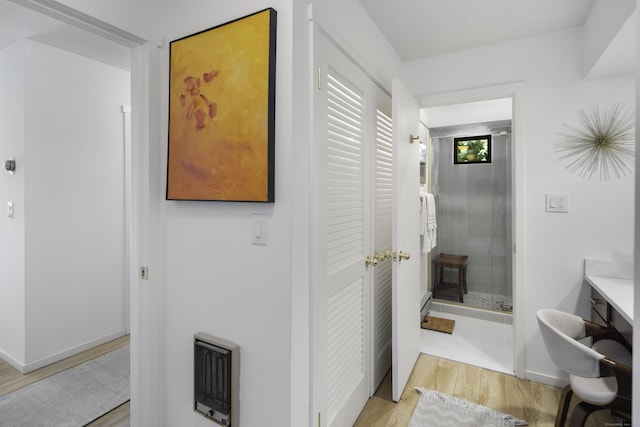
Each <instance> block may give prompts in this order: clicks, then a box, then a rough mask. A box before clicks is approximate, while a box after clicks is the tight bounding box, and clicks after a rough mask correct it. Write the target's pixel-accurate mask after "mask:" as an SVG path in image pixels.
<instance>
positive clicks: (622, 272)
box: [584, 260, 633, 325]
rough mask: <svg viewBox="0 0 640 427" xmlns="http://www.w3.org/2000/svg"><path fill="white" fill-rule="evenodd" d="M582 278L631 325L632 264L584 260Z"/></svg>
mask: <svg viewBox="0 0 640 427" xmlns="http://www.w3.org/2000/svg"><path fill="white" fill-rule="evenodd" d="M584 279H585V280H586V281H587V283H589V285H591V286H592V287H593V288H594V289H595V290H596V291H598V293H599V294H600V295H602V296H603V297H604V298H605V299H606V300H607V301H608V302H609V304H611V305H612V306H613V308H614V309H615V310H616V311H617V312H618V313H620V315H622V317H624V319H625V320H626V321H627V322H629V323H630V324H632V325H633V265H632V264H618V263H609V262H602V261H594V260H585V275H584Z"/></svg>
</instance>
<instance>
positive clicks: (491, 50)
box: [404, 29, 635, 382]
mask: <svg viewBox="0 0 640 427" xmlns="http://www.w3.org/2000/svg"><path fill="white" fill-rule="evenodd" d="M582 48H583V46H582V32H581V31H580V30H579V29H574V30H568V31H564V32H559V33H552V34H547V35H543V36H539V37H535V38H531V39H525V40H519V41H514V42H508V43H501V44H499V45H494V46H489V47H483V48H478V49H472V50H468V51H463V52H459V53H455V54H449V55H441V56H438V57H433V58H429V59H424V60H419V61H414V62H410V63H407V64H406V66H405V70H404V77H405V81H406V83H407V84H408V85H409V86H410V87H411V88H412V89H413V93H414V94H416V95H428V94H435V93H442V92H455V91H462V90H465V89H473V88H480V87H485V86H491V85H500V84H507V83H514V82H522V85H521V87H523V94H522V95H523V99H522V104H521V105H522V107H523V111H520V112H519V113H521V115H516V119H517V117H522V118H523V119H522V122H516V123H514V126H515V127H518V128H520V129H522V135H523V138H522V140H519V141H515V143H516V144H517V146H518V149H519V150H521V155H522V159H523V166H522V168H523V169H524V170H523V171H521V172H523V175H522V176H523V177H524V182H523V187H522V188H523V189H524V198H523V200H524V206H517V207H516V209H519V210H520V212H521V213H522V219H523V220H524V224H523V225H524V241H520V242H517V244H518V251H523V253H524V266H523V268H524V271H523V272H521V273H523V274H522V276H521V277H523V280H524V283H522V284H521V286H522V289H523V291H524V295H523V298H522V301H524V303H523V306H521V307H515V310H519V311H520V314H521V315H522V316H523V318H524V327H523V330H521V331H518V333H519V334H524V341H525V345H526V347H525V355H524V360H525V371H526V375H527V376H528V377H530V378H532V379H537V380H541V381H549V382H552V381H553V379H554V378H556V377H558V376H561V374H560V372H559V371H558V370H557V369H556V367H555V366H554V365H553V364H552V363H551V361H550V360H549V358H548V356H547V354H546V350H545V349H544V345H543V343H542V340H541V337H540V334H539V332H538V327H537V324H536V318H535V312H536V311H537V310H538V309H539V308H547V307H551V308H558V309H561V310H566V311H571V312H576V313H578V314H579V315H582V316H585V317H589V315H590V314H589V305H588V299H587V291H588V288H587V287H586V285H584V284H583V282H582V275H583V271H582V262H583V259H584V258H587V257H592V258H603V259H619V258H625V259H630V257H631V256H632V254H633V232H632V231H633V227H634V224H633V213H634V209H633V199H634V187H633V181H634V177H633V176H627V177H625V178H622V179H619V180H615V179H614V180H611V181H606V182H601V181H599V180H598V178H597V177H596V178H594V179H591V180H586V179H583V178H580V177H578V176H577V175H572V174H570V173H569V172H568V171H567V170H566V169H565V167H564V165H565V163H562V162H561V161H560V160H559V159H558V156H557V154H556V152H555V151H554V142H555V141H558V139H559V137H558V135H557V133H558V132H561V131H563V130H566V129H564V128H563V125H564V124H568V125H572V126H578V125H579V122H578V118H577V112H578V110H580V109H588V108H590V107H591V106H594V105H598V106H600V108H601V110H605V109H608V108H610V107H611V105H612V104H613V103H615V102H622V103H624V104H625V105H627V106H629V107H631V108H633V107H634V84H635V79H634V76H625V77H617V78H603V79H594V80H590V81H583V80H582V78H581V66H582V62H581V60H582V58H581V52H582ZM469 63H471V64H482V66H479V67H475V68H474V72H473V73H469V72H467V71H465V70H468V68H466V67H465V64H469ZM545 193H567V194H569V213H568V214H551V213H546V212H545V211H544V201H545ZM516 315H518V313H516Z"/></svg>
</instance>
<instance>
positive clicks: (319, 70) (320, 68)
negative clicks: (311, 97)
mask: <svg viewBox="0 0 640 427" xmlns="http://www.w3.org/2000/svg"><path fill="white" fill-rule="evenodd" d="M318 89H322V67H318Z"/></svg>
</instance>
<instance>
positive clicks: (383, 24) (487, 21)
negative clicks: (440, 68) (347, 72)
mask: <svg viewBox="0 0 640 427" xmlns="http://www.w3.org/2000/svg"><path fill="white" fill-rule="evenodd" d="M359 1H360V3H361V4H362V6H363V7H364V8H365V9H366V11H367V12H368V13H369V15H370V16H371V18H372V19H373V21H374V22H375V23H376V24H377V25H378V28H380V30H381V31H382V33H383V34H384V35H385V36H386V38H387V39H388V40H389V42H390V43H391V45H392V46H393V48H394V49H395V50H396V52H397V53H398V55H399V56H400V58H401V59H402V60H403V61H410V60H414V59H419V58H425V57H429V56H433V55H438V54H443V53H448V52H455V51H460V50H464V49H469V48H473V47H478V46H484V45H490V44H494V43H498V42H503V41H508V40H513V39H520V38H525V37H531V36H535V35H538V34H542V33H546V32H551V31H557V30H563V29H566V28H572V27H580V26H582V25H584V22H585V20H586V18H587V16H588V15H589V12H590V11H591V7H592V6H593V3H594V0H393V1H391V0H359Z"/></svg>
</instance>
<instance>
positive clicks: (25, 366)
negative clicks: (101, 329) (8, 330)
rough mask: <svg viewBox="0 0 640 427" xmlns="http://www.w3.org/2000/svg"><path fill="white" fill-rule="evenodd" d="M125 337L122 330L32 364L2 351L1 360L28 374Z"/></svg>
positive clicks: (0, 351)
mask: <svg viewBox="0 0 640 427" xmlns="http://www.w3.org/2000/svg"><path fill="white" fill-rule="evenodd" d="M125 335H126V334H125V330H124V329H121V330H119V331H117V332H114V333H112V334H109V335H105V336H104V337H101V338H97V339H95V340H91V341H88V342H86V343H83V344H80V345H78V346H75V347H71V348H69V349H67V350H64V351H61V352H58V353H55V354H52V355H50V356H46V357H43V358H41V359H38V360H36V361H34V362H30V363H21V362H19V361H17V360H15V359H14V358H13V357H11V356H9V355H8V354H6V353H5V352H3V351H2V350H0V358H2V360H4V361H5V362H7V363H8V364H9V365H11V366H13V367H14V368H15V369H17V370H18V371H20V373H22V374H26V373H29V372H31V371H35V370H36V369H38V368H42V367H43V366H47V365H50V364H52V363H55V362H59V361H60V360H63V359H66V358H67V357H70V356H74V355H76V354H78V353H82V352H83V351H85V350H89V349H91V348H93V347H97V346H99V345H101V344H104V343H107V342H109V341H112V340H115V339H116V338H120V337H123V336H125Z"/></svg>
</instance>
